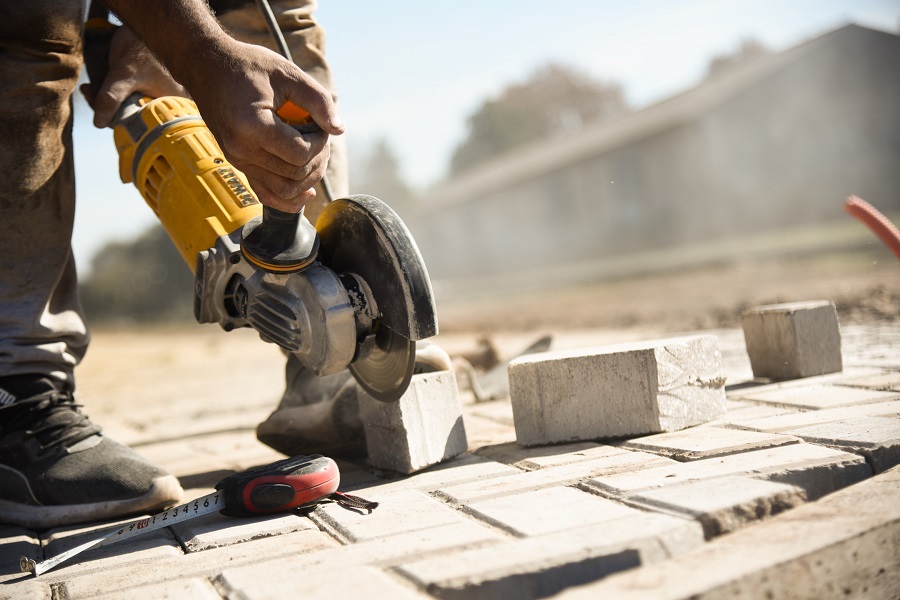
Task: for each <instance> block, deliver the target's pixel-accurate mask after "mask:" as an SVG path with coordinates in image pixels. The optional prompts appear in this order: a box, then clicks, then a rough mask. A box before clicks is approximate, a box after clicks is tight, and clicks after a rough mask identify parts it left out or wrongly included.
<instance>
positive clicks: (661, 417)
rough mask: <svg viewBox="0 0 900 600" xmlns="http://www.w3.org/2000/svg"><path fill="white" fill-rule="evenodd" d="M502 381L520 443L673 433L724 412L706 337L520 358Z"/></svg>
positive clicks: (711, 342) (714, 344)
mask: <svg viewBox="0 0 900 600" xmlns="http://www.w3.org/2000/svg"><path fill="white" fill-rule="evenodd" d="M509 382H510V398H511V400H512V408H513V419H514V422H515V428H516V438H517V441H518V443H519V444H520V445H523V446H534V445H539V444H553V443H560V442H572V441H579V440H595V439H604V438H621V437H627V436H634V435H641V434H647V433H659V432H664V431H675V430H679V429H684V428H685V427H690V426H692V425H698V424H700V423H705V422H707V421H711V420H713V419H716V418H718V417H720V416H721V415H723V414H724V412H725V371H724V369H723V367H722V361H721V355H720V353H719V347H718V340H717V339H716V338H715V337H714V336H710V335H703V336H692V337H684V338H673V339H668V340H656V341H649V342H640V343H633V344H622V345H616V346H605V347H599V348H589V349H580V350H575V351H556V352H546V353H541V354H534V355H529V356H524V357H521V358H518V359H516V360H514V361H513V362H512V363H510V366H509Z"/></svg>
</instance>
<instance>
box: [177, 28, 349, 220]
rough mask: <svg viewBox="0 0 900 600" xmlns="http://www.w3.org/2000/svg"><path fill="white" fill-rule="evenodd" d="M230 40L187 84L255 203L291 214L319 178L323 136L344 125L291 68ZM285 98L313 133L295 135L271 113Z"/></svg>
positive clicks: (326, 97) (324, 97)
mask: <svg viewBox="0 0 900 600" xmlns="http://www.w3.org/2000/svg"><path fill="white" fill-rule="evenodd" d="M232 41H233V40H232ZM233 43H234V44H236V45H237V46H235V47H234V48H229V49H228V54H227V56H229V57H230V60H228V62H227V63H226V64H225V65H224V66H223V68H221V69H219V70H216V71H213V72H205V73H202V74H201V76H203V77H205V79H198V78H197V77H196V75H195V74H192V76H191V80H190V81H189V82H187V84H188V88H189V89H190V91H191V93H192V96H193V98H194V101H195V102H196V103H197V106H198V107H199V108H200V114H202V115H203V119H204V121H206V124H207V126H209V128H210V130H211V131H212V132H213V135H215V137H216V140H217V141H218V142H219V146H220V147H221V148H222V151H223V153H224V154H225V158H227V159H228V161H229V162H230V163H231V164H233V165H234V166H235V167H237V168H238V169H240V170H241V171H243V172H244V174H245V175H247V179H248V181H249V182H250V186H251V187H252V188H253V191H254V192H256V195H257V197H258V198H259V200H260V202H262V203H263V204H266V205H268V206H271V207H273V208H277V209H279V210H282V211H285V212H298V211H299V210H300V209H301V208H303V206H304V205H305V204H306V203H307V202H308V201H309V200H311V199H312V198H313V197H315V191H314V190H313V189H312V188H313V186H314V185H315V184H316V183H317V182H318V181H319V180H320V179H321V178H322V177H323V176H324V175H325V167H326V165H327V163H328V156H329V151H328V135H329V134H331V135H339V134H341V133H343V131H344V126H343V124H342V122H341V119H340V116H339V115H338V112H337V108H336V106H335V104H334V101H333V100H332V98H331V94H330V93H328V91H327V90H325V88H323V87H322V86H321V85H319V84H318V83H317V82H316V81H315V80H314V79H313V78H312V77H310V76H309V75H307V74H306V73H304V72H303V71H302V70H301V69H300V68H299V67H297V66H296V65H294V64H293V63H291V62H289V61H287V60H285V59H284V58H282V57H281V56H280V55H278V54H276V53H274V52H272V51H270V50H267V49H265V48H263V47H261V46H254V45H250V44H243V43H240V42H237V41H233ZM229 45H230V44H229ZM221 56H224V55H221ZM288 101H291V102H293V103H294V104H296V105H297V106H302V107H303V108H305V109H306V110H307V111H308V112H309V113H310V116H311V117H312V118H313V120H314V121H315V122H316V123H317V124H318V125H319V127H320V128H321V131H318V132H315V133H305V134H301V133H299V132H297V131H296V130H295V129H294V128H293V127H290V126H289V125H287V124H285V123H284V122H283V121H282V120H281V119H280V118H279V117H278V116H277V115H276V114H275V112H276V110H278V109H279V108H280V107H281V106H283V105H284V104H285V102H288Z"/></svg>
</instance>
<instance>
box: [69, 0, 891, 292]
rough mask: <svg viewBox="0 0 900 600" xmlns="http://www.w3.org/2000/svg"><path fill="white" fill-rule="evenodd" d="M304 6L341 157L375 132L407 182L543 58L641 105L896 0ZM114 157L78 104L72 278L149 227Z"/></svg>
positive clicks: (416, 1) (882, 10)
mask: <svg viewBox="0 0 900 600" xmlns="http://www.w3.org/2000/svg"><path fill="white" fill-rule="evenodd" d="M316 15H317V18H318V20H319V22H320V23H321V24H322V25H323V26H324V28H325V30H326V32H327V36H328V46H327V55H328V58H329V61H330V63H331V66H332V70H333V71H334V76H335V80H336V85H337V92H338V95H339V98H340V104H339V108H340V110H341V114H342V117H343V119H344V122H345V124H346V127H347V131H346V133H345V135H346V136H347V138H348V140H347V141H348V144H349V147H350V151H351V153H353V152H357V153H359V152H365V151H366V150H367V149H368V148H369V147H370V146H371V145H372V144H373V142H374V141H375V140H377V139H379V138H384V139H386V140H387V142H388V144H389V145H390V146H391V148H392V149H393V150H394V152H395V153H396V155H397V157H398V159H399V161H400V166H401V170H402V175H403V176H404V178H405V179H406V180H407V181H408V182H409V183H410V184H412V185H413V186H415V187H417V188H420V189H427V187H428V186H429V185H430V184H433V183H436V182H438V181H440V180H441V179H443V178H444V177H445V175H446V168H447V165H448V164H449V160H450V156H451V155H452V153H453V149H454V148H455V146H456V145H457V144H458V143H459V142H460V141H462V139H463V138H464V136H465V131H466V118H467V117H468V116H469V115H470V114H472V113H473V112H474V111H476V110H477V109H478V107H479V106H480V105H481V103H482V102H483V101H484V100H485V99H488V98H491V97H494V96H496V95H498V94H499V93H500V92H501V91H502V90H503V88H504V87H505V86H506V85H508V84H510V83H515V82H521V81H524V80H525V79H527V78H528V77H529V76H530V75H531V74H532V72H534V71H535V70H536V69H537V68H538V67H540V66H542V65H545V64H547V63H548V62H551V61H552V62H557V63H560V64H564V65H568V66H572V67H574V68H577V69H579V70H582V71H584V72H586V73H588V74H590V75H591V76H593V77H595V78H597V79H600V80H604V81H610V82H615V83H618V84H620V85H621V86H622V87H623V89H624V91H625V94H626V97H627V99H628V101H629V102H630V103H631V104H632V106H634V107H636V108H641V107H645V106H648V105H650V104H653V103H655V102H658V101H660V100H663V99H665V98H667V97H668V96H671V95H673V94H676V93H678V92H680V91H683V90H685V89H688V88H690V87H693V86H694V85H696V84H697V83H698V82H699V81H700V80H701V79H702V78H703V76H704V74H705V71H706V66H707V64H708V63H709V60H710V58H712V57H713V56H715V55H718V54H722V53H726V52H729V51H733V50H735V49H736V48H737V47H738V46H739V44H740V43H741V41H742V40H747V39H754V40H757V41H759V42H761V43H762V44H763V45H765V46H766V47H768V48H770V49H771V50H774V51H778V50H784V49H786V48H789V47H792V46H795V45H797V44H799V43H801V42H803V41H805V40H808V39H810V38H813V37H816V36H818V35H820V34H822V33H825V32H827V31H830V30H832V29H835V28H837V27H840V26H841V25H845V24H847V23H856V24H859V25H864V26H867V27H872V28H875V29H881V30H884V31H889V32H892V33H898V30H900V0H629V1H628V2H622V1H621V0H618V1H612V0H559V1H558V2H554V3H550V2H547V1H546V0H542V1H537V0H454V1H453V2H449V1H447V0H425V1H423V0H394V1H391V2H371V1H370V0H320V1H319V9H318V12H317V13H316ZM117 162H118V159H117V156H116V152H115V147H114V145H113V139H112V132H111V131H110V130H98V129H95V128H94V127H93V126H92V124H91V112H90V108H88V107H87V105H86V104H85V103H84V102H81V101H77V102H76V107H75V166H76V178H77V186H78V187H77V193H78V205H77V209H76V216H75V233H74V235H73V247H74V251H75V259H76V262H77V264H78V268H79V271H80V272H81V273H82V274H86V273H88V272H89V270H90V261H91V258H92V257H93V256H94V255H95V253H96V252H97V251H98V250H99V249H101V248H102V247H103V246H104V245H105V244H107V243H109V242H111V241H126V240H129V239H131V238H133V237H134V236H136V235H138V234H139V233H140V232H142V231H144V230H146V229H147V228H148V227H150V226H151V225H152V224H153V223H154V222H155V216H154V215H153V213H152V212H151V211H150V209H149V208H148V207H147V206H146V205H145V204H144V201H143V199H142V198H141V197H140V195H139V194H138V193H137V191H136V190H135V189H134V188H133V187H132V186H130V185H127V186H126V185H124V184H122V183H121V182H120V181H119V179H118V164H117ZM351 164H352V159H351ZM351 181H352V173H351ZM351 189H353V188H352V184H351ZM354 191H356V192H364V191H365V190H354ZM385 200H387V201H388V202H390V199H385Z"/></svg>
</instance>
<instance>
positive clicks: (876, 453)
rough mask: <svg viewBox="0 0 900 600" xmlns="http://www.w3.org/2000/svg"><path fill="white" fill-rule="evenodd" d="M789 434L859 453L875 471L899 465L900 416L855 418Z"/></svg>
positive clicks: (879, 471) (797, 430)
mask: <svg viewBox="0 0 900 600" xmlns="http://www.w3.org/2000/svg"><path fill="white" fill-rule="evenodd" d="M792 433H793V434H794V435H796V436H797V437H799V438H802V439H804V440H806V441H807V442H811V443H816V444H822V445H824V446H829V447H831V448H838V449H840V450H844V451H846V452H854V453H856V454H861V455H863V456H865V457H866V460H867V461H868V462H869V464H870V465H871V466H872V469H874V471H875V472H876V473H881V472H882V471H886V470H888V469H890V468H891V467H893V466H895V465H897V464H900V419H887V418H884V417H855V418H851V419H845V420H843V421H832V422H831V423H825V424H824V425H812V426H810V427H803V428H800V429H794V430H793V431H792Z"/></svg>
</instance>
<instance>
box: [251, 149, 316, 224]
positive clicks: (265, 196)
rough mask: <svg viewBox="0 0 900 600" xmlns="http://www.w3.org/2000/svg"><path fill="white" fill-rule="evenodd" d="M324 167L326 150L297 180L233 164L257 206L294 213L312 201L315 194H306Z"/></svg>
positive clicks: (264, 170) (307, 166)
mask: <svg viewBox="0 0 900 600" xmlns="http://www.w3.org/2000/svg"><path fill="white" fill-rule="evenodd" d="M327 165H328V150H327V149H326V150H325V151H324V152H321V153H319V154H317V155H316V156H315V157H314V158H313V159H312V160H311V161H310V162H309V163H307V165H306V167H305V170H304V172H303V173H302V176H301V177H299V178H297V179H294V178H288V177H283V176H280V175H276V174H274V173H273V172H272V171H271V170H270V169H268V168H265V167H262V166H259V165H255V164H240V163H237V164H235V166H236V167H237V168H238V169H240V170H241V171H243V172H244V174H245V175H247V179H248V181H249V182H250V187H251V188H253V191H254V192H256V194H257V196H258V197H259V200H260V202H262V203H263V204H268V205H270V206H272V207H273V208H278V209H279V210H284V211H285V212H297V211H298V210H300V208H301V207H302V206H303V205H304V204H305V202H306V201H308V200H310V199H312V197H313V196H314V195H315V194H312V195H310V194H309V193H308V192H309V191H310V190H311V189H312V187H313V186H314V185H316V183H318V182H319V181H320V180H321V179H322V177H324V176H325V169H326V167H327ZM285 206H288V207H290V209H289V208H284V207H285Z"/></svg>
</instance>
